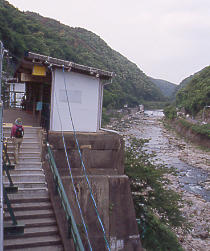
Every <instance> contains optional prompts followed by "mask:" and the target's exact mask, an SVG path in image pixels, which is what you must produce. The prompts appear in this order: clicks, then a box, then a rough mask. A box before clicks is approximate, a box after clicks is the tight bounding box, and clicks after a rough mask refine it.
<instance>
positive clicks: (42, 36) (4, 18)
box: [0, 0, 166, 108]
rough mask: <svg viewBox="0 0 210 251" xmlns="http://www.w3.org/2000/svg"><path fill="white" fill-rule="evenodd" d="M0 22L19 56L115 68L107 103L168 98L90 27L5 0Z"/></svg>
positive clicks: (0, 2) (2, 35) (3, 35)
mask: <svg viewBox="0 0 210 251" xmlns="http://www.w3.org/2000/svg"><path fill="white" fill-rule="evenodd" d="M0 22H1V24H2V25H1V27H0V39H1V40H2V41H3V43H4V45H5V47H6V48H7V49H9V51H10V52H11V53H12V54H13V55H15V56H16V57H19V58H20V57H22V56H23V55H24V52H25V51H32V52H35V53H40V54H44V55H49V56H51V57H56V58H60V59H64V60H69V61H73V62H75V63H79V64H83V65H88V66H91V67H96V68H100V69H103V70H108V71H112V72H114V73H115V74H116V76H115V77H114V79H113V82H112V85H109V86H106V87H105V90H104V106H105V107H115V108H118V107H123V105H124V104H128V105H129V106H136V105H138V104H141V103H143V102H144V101H166V98H165V97H164V95H163V94H162V93H161V91H160V89H159V88H158V87H157V86H155V85H154V83H152V82H151V81H150V79H149V78H148V77H147V76H146V74H145V73H143V71H142V70H141V69H140V68H138V67H137V65H136V64H135V63H133V62H131V61H129V60H128V59H127V58H126V57H124V56H123V55H121V54H120V53H119V52H117V51H115V50H113V49H112V48H111V47H109V46H108V44H107V43H106V42H105V41H104V40H103V39H101V38H100V37H99V36H98V35H96V34H95V33H93V32H91V31H88V30H86V29H84V28H80V27H76V28H72V27H70V26H67V25H65V24H62V23H60V22H59V21H57V20H54V19H52V18H48V17H42V16H41V15H39V14H38V13H33V12H21V11H19V10H18V9H16V8H14V7H13V6H12V5H11V4H9V3H8V2H7V1H3V0H0Z"/></svg>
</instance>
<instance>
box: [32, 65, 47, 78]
mask: <svg viewBox="0 0 210 251" xmlns="http://www.w3.org/2000/svg"><path fill="white" fill-rule="evenodd" d="M32 75H34V76H46V68H45V66H42V65H34V66H33V71H32Z"/></svg>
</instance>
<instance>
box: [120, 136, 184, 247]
mask: <svg viewBox="0 0 210 251" xmlns="http://www.w3.org/2000/svg"><path fill="white" fill-rule="evenodd" d="M145 142H148V141H147V140H142V139H139V140H138V139H136V138H130V141H129V144H130V145H129V147H127V150H126V161H125V171H126V174H127V175H128V176H129V178H130V180H131V190H132V194H133V199H134V204H135V209H136V215H137V218H138V219H139V231H140V236H141V240H142V244H143V246H144V247H145V248H146V249H147V250H153V251H154V250H155V251H156V250H160V251H168V250H170V251H179V250H180V251H181V250H183V249H182V247H181V246H180V244H179V242H178V239H177V237H176V235H175V234H174V233H173V232H172V231H171V228H176V227H186V219H185V218H184V217H183V216H182V213H181V210H180V209H181V207H182V206H181V205H182V203H181V202H182V199H181V196H180V195H179V194H177V193H176V192H174V191H173V190H171V189H168V188H167V184H169V180H168V179H167V178H166V176H165V175H166V174H168V173H174V170H173V169H169V168H167V167H166V166H165V165H162V164H155V163H154V161H153V159H154V157H155V155H154V154H148V153H147V152H146V151H145V150H144V143H145Z"/></svg>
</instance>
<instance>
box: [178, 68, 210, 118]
mask: <svg viewBox="0 0 210 251" xmlns="http://www.w3.org/2000/svg"><path fill="white" fill-rule="evenodd" d="M186 82H187V83H186ZM185 83H186V84H185V85H184V87H183V88H181V89H179V91H178V92H177V94H176V104H177V106H178V107H180V108H181V107H184V108H185V110H186V112H187V113H189V114H192V115H196V114H197V113H198V112H199V111H201V110H202V109H203V108H204V106H209V105H210V66H208V67H206V68H204V69H203V70H201V71H199V72H198V73H196V74H194V75H193V76H190V77H189V78H187V79H185ZM182 85H183V84H182Z"/></svg>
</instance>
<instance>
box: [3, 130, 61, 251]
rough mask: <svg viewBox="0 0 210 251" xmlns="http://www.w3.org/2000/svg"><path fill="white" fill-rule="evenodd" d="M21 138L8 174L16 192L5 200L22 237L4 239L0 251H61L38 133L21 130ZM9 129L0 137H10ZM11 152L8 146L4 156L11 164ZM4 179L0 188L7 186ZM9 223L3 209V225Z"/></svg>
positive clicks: (38, 131)
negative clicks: (6, 153) (14, 217)
mask: <svg viewBox="0 0 210 251" xmlns="http://www.w3.org/2000/svg"><path fill="white" fill-rule="evenodd" d="M24 129H25V135H24V139H23V143H22V146H21V150H20V153H19V156H18V158H19V160H18V163H17V164H16V167H15V170H12V171H10V174H11V177H12V180H13V183H14V185H15V186H18V192H17V193H13V194H9V195H8V196H9V199H10V202H11V204H12V208H13V210H14V214H15V216H16V220H17V221H18V223H19V224H24V225H25V228H24V234H23V235H19V236H15V235H10V236H5V238H4V250H21V251H24V250H25V251H26V250H27V251H36V250H37V251H38V250H39V251H42V250H43V251H48V250H50V251H61V250H63V246H62V242H61V238H60V236H59V233H58V228H57V223H56V219H55V215H54V212H53V209H52V206H51V202H50V198H49V194H48V189H47V184H46V181H45V175H44V172H43V169H42V162H41V149H42V148H41V141H42V140H41V129H40V128H37V127H24ZM10 130H11V127H4V129H3V131H4V137H9V136H10ZM13 152H14V148H13V144H12V142H11V141H9V143H8V154H9V157H10V160H11V162H13V161H14V156H13ZM8 184H9V181H8V179H7V177H4V185H8ZM7 223H11V217H10V215H9V212H8V210H7V208H5V209H4V224H7Z"/></svg>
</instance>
